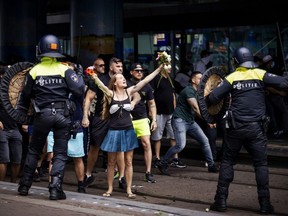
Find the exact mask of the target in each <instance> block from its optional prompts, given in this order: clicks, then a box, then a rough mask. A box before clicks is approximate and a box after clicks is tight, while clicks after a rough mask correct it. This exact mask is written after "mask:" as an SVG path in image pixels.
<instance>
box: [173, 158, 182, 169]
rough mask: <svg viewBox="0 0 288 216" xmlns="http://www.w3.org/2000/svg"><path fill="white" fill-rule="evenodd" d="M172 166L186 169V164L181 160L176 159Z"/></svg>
mask: <svg viewBox="0 0 288 216" xmlns="http://www.w3.org/2000/svg"><path fill="white" fill-rule="evenodd" d="M170 166H172V167H177V168H186V164H184V163H183V162H182V161H181V160H180V159H179V158H174V159H173V160H172V162H171V163H170Z"/></svg>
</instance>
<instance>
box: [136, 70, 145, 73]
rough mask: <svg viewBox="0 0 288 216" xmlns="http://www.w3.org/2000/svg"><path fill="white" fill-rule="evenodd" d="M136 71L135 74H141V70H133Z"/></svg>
mask: <svg viewBox="0 0 288 216" xmlns="http://www.w3.org/2000/svg"><path fill="white" fill-rule="evenodd" d="M134 71H136V72H137V73H143V70H134Z"/></svg>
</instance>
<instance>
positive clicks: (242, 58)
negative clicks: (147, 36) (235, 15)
mask: <svg viewBox="0 0 288 216" xmlns="http://www.w3.org/2000/svg"><path fill="white" fill-rule="evenodd" d="M232 59H233V63H234V66H235V68H236V71H235V72H233V73H231V74H229V75H228V76H227V77H226V78H225V79H224V81H223V83H222V85H220V86H219V87H217V88H215V89H214V90H213V91H212V92H211V93H210V94H209V96H208V97H207V102H208V104H209V103H211V104H216V103H218V102H219V101H220V100H221V99H223V97H224V96H225V95H227V94H228V93H230V94H231V108H230V110H229V111H230V113H231V115H229V116H230V118H229V119H227V121H228V124H227V125H229V128H227V129H226V130H227V131H226V134H227V136H225V139H226V141H227V144H226V145H225V146H224V149H223V158H222V162H221V167H220V173H219V178H218V185H217V190H216V195H215V198H214V200H215V202H214V203H213V204H212V205H211V206H210V209H211V210H214V211H226V210H227V206H226V199H227V197H228V189H229V185H230V183H231V182H232V181H233V177H234V170H233V166H234V165H235V164H236V157H237V155H238V153H239V151H240V149H241V148H242V146H244V148H245V149H246V150H247V152H249V154H250V155H251V156H252V160H253V165H254V169H255V175H256V183H257V193H258V200H259V204H260V212H261V213H262V214H270V213H273V212H274V208H273V206H272V205H271V202H270V191H269V171H268V164H267V136H266V131H265V128H264V126H265V125H266V123H267V122H266V120H265V119H266V118H265V112H266V108H265V92H264V85H267V86H274V87H279V88H284V89H288V77H280V76H276V75H274V74H270V73H268V72H266V71H264V70H261V69H259V68H256V64H255V63H254V61H253V55H252V53H251V52H250V50H249V49H247V48H246V47H240V48H238V49H236V50H235V52H234V55H233V58H232Z"/></svg>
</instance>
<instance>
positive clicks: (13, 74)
mask: <svg viewBox="0 0 288 216" xmlns="http://www.w3.org/2000/svg"><path fill="white" fill-rule="evenodd" d="M33 66H34V64H32V63H30V62H19V63H16V64H14V65H12V66H11V67H10V68H9V69H8V70H7V71H6V73H5V74H4V76H3V78H2V85H1V100H2V103H3V106H4V108H5V109H6V111H7V113H8V114H9V115H10V116H11V117H12V118H13V119H14V120H15V121H17V122H18V123H19V124H30V123H31V121H32V116H33V109H32V107H31V106H30V108H29V111H28V113H27V114H24V113H22V112H19V111H18V110H17V109H16V106H17V102H18V100H19V96H20V93H21V91H22V89H23V87H24V84H25V78H26V75H27V74H28V72H29V71H30V70H31V68H32V67H33Z"/></svg>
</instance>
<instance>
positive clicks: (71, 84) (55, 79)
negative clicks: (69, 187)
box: [18, 35, 84, 200]
mask: <svg viewBox="0 0 288 216" xmlns="http://www.w3.org/2000/svg"><path fill="white" fill-rule="evenodd" d="M38 52H39V55H38V56H39V57H40V63H39V64H37V65H35V66H34V67H33V68H32V69H31V70H30V71H29V74H28V75H27V80H26V85H25V87H24V89H23V91H22V93H21V97H20V101H19V104H18V109H19V110H22V111H23V110H27V108H28V107H29V102H30V99H33V100H32V101H33V107H34V120H33V134H32V138H31V143H30V145H29V150H28V154H27V157H26V161H25V165H24V170H23V177H22V178H21V180H20V182H19V188H18V192H19V194H20V195H27V194H28V191H29V188H30V187H31V185H32V182H33V174H34V171H35V168H36V165H37V160H38V159H39V156H40V154H41V151H42V149H43V146H44V144H45V142H46V138H47V135H48V133H49V131H50V130H53V132H54V140H55V144H54V148H53V153H54V157H53V167H52V170H51V173H50V175H51V183H50V184H49V191H50V197H49V198H50V199H51V200H58V199H65V198H66V195H65V193H64V192H63V190H62V181H63V176H64V168H65V163H66V160H67V144H68V139H69V137H70V123H71V115H72V114H73V104H72V102H71V101H70V100H69V94H70V93H72V94H73V95H74V96H75V97H79V96H81V95H82V94H83V93H84V82H83V79H82V77H78V76H77V74H76V73H75V72H74V71H73V70H72V69H70V68H69V67H68V66H67V65H65V64H62V63H61V62H58V61H57V58H61V57H64V56H63V55H61V54H60V42H59V40H58V38H57V37H55V36H54V35H45V36H44V37H42V38H41V39H40V41H39V44H38Z"/></svg>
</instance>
